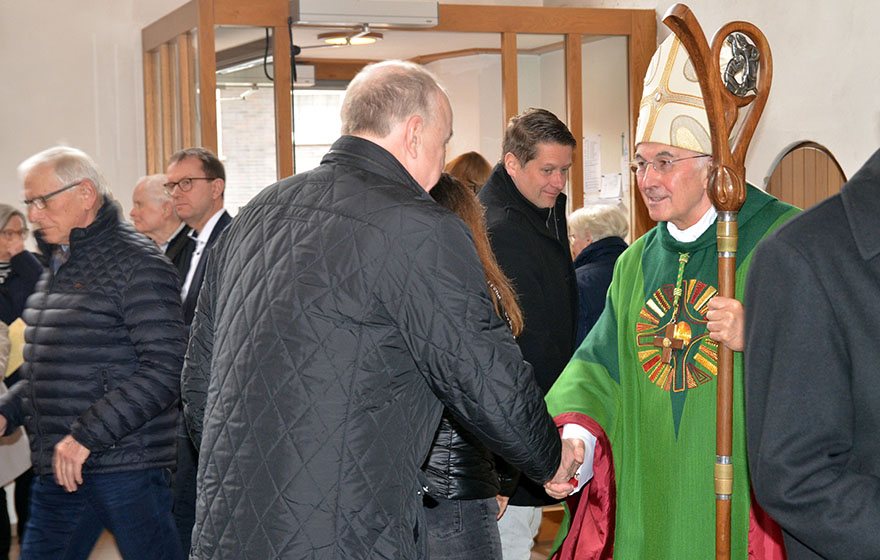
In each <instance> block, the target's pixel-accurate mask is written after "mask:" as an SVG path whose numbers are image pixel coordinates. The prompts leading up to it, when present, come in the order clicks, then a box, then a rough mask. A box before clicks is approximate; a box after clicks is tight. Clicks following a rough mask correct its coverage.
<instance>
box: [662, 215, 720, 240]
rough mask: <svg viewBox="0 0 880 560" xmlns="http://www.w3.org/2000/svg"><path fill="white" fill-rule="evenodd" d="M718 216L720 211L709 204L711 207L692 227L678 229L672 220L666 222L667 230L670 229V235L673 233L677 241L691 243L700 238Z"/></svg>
mask: <svg viewBox="0 0 880 560" xmlns="http://www.w3.org/2000/svg"><path fill="white" fill-rule="evenodd" d="M717 217H718V212H717V211H716V210H715V207H714V206H709V209H708V210H706V213H705V214H703V217H702V218H700V219H699V220H698V221H697V223H695V224H694V225H692V226H691V227H689V228H685V229H678V227H676V225H675V224H673V223H672V222H666V230H667V231H669V235H671V236H672V238H673V239H675V240H676V241H678V242H680V243H690V242H692V241H696V240H697V239H699V238H700V236H701V235H703V233H704V232H705V231H706V230H707V229H709V228H710V227H711V226H712V224H714V223H715V219H716V218H717Z"/></svg>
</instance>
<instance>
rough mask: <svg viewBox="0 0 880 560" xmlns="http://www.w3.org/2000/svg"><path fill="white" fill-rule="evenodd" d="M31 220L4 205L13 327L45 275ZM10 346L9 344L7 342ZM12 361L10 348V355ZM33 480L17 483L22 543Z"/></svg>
mask: <svg viewBox="0 0 880 560" xmlns="http://www.w3.org/2000/svg"><path fill="white" fill-rule="evenodd" d="M27 234H28V227H27V220H26V219H25V217H24V214H22V213H21V212H20V211H18V210H16V209H15V208H13V207H12V206H10V205H8V204H0V321H2V322H3V323H4V327H3V330H4V331H5V326H6V325H11V324H12V323H13V322H15V320H16V319H18V318H19V317H20V316H21V312H22V311H23V310H24V306H25V302H26V301H27V298H28V296H30V295H31V293H33V291H34V286H35V285H36V283H37V280H39V279H40V274H42V272H43V266H42V265H41V264H40V262H39V261H38V260H37V259H36V257H34V255H33V254H31V253H30V252H29V251H26V250H25V248H24V241H25V239H27ZM7 343H8V340H7ZM6 357H8V345H7V355H6V356H4V358H6ZM6 369H7V368H6V361H5V359H4V360H3V368H2V369H0V379H3V376H4V374H5V373H6ZM11 373H12V375H11V376H10V377H7V378H5V379H4V381H5V382H6V385H7V386H10V387H11V386H12V385H13V384H15V382H16V381H17V380H18V372H17V371H15V372H11ZM32 479H33V471H32V470H30V469H28V470H27V472H25V473H24V474H22V475H21V476H19V477H18V478H17V479H16V480H15V511H16V515H17V516H18V536H19V541H21V540H22V538H23V536H24V527H25V523H26V522H27V519H28V516H29V515H28V491H29V489H30V486H31V480H32ZM5 498H6V493H5V492H4V491H3V489H2V488H0V507H2V514H0V558H5V556H4V554H3V553H4V551H6V553H7V554H8V552H9V547H10V537H9V518H8V517H6V516H5V515H3V514H5V512H6V508H5V505H6V499H5Z"/></svg>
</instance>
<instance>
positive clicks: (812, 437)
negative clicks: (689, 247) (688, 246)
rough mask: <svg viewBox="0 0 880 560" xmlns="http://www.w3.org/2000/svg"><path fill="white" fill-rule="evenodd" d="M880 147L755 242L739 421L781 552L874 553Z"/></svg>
mask: <svg viewBox="0 0 880 560" xmlns="http://www.w3.org/2000/svg"><path fill="white" fill-rule="evenodd" d="M878 308H880V151H878V152H876V153H875V154H874V155H873V156H872V157H871V159H870V160H869V161H868V162H867V163H866V164H865V166H864V167H862V169H861V170H860V171H859V172H858V173H857V174H856V175H855V176H854V177H853V178H852V179H851V180H850V181H849V182H848V183H847V184H846V185H844V187H843V189H842V191H841V193H840V194H839V195H836V196H833V197H831V198H830V199H828V200H826V201H824V202H822V203H820V204H818V205H817V206H815V207H814V208H812V209H811V210H809V211H807V212H805V213H803V214H801V215H800V216H798V217H795V218H794V219H792V220H791V221H790V222H788V223H787V224H786V225H784V226H782V227H781V228H779V230H777V231H776V232H775V233H774V234H772V235H771V236H769V237H768V238H767V239H766V240H764V241H763V242H762V243H761V244H760V245H759V246H758V248H757V250H756V251H755V255H754V260H753V262H752V266H751V270H750V273H749V277H748V287H747V289H746V335H747V340H746V355H745V359H746V364H745V371H746V372H747V374H746V378H745V389H746V421H747V435H748V450H749V466H750V468H751V475H752V482H753V486H754V491H755V495H756V497H757V499H758V502H759V503H760V504H761V505H762V506H763V507H764V509H766V510H767V512H768V513H769V514H770V515H771V516H772V517H773V518H774V519H776V521H777V522H779V524H780V525H781V526H782V528H783V533H784V537H785V545H786V549H787V551H788V557H789V558H790V559H791V560H813V559H817V558H828V559H831V558H834V559H837V558H846V559H847V560H858V559H866V560H867V559H877V558H880V437H878V435H880V434H878V429H880V372H878V364H880V313H878Z"/></svg>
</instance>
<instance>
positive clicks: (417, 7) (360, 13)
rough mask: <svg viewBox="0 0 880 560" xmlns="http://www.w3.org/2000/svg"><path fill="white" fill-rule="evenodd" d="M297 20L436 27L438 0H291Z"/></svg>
mask: <svg viewBox="0 0 880 560" xmlns="http://www.w3.org/2000/svg"><path fill="white" fill-rule="evenodd" d="M290 15H291V17H292V18H293V21H294V23H300V24H307V25H326V26H333V25H363V24H368V25H369V26H370V27H434V26H436V25H437V2H435V1H431V0H291V2H290Z"/></svg>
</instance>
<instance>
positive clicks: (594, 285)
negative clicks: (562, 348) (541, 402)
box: [568, 204, 629, 346]
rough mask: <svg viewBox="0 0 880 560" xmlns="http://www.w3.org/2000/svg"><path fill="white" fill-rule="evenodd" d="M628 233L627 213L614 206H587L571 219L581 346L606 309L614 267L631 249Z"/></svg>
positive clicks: (570, 226) (578, 340) (570, 227)
mask: <svg viewBox="0 0 880 560" xmlns="http://www.w3.org/2000/svg"><path fill="white" fill-rule="evenodd" d="M628 229H629V225H628V224H627V220H626V216H625V215H624V214H623V211H622V210H620V208H618V207H617V206H612V205H610V204H600V205H595V206H587V207H585V208H581V209H579V210H575V211H574V212H572V213H571V216H569V218H568V231H569V233H570V235H569V241H571V252H572V256H573V257H574V269H575V273H576V274H577V285H578V328H577V340H576V342H577V346H580V345H581V342H583V341H584V339H585V338H586V337H587V333H588V332H590V329H591V328H593V325H595V324H596V321H597V320H598V319H599V315H601V314H602V310H603V309H605V296H606V294H607V293H608V286H609V285H611V276H612V273H613V272H614V263H615V262H617V257H619V256H620V254H621V253H623V251H624V250H625V249H626V247H627V245H626V241H624V240H623V238H624V237H626V234H627V231H628Z"/></svg>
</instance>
